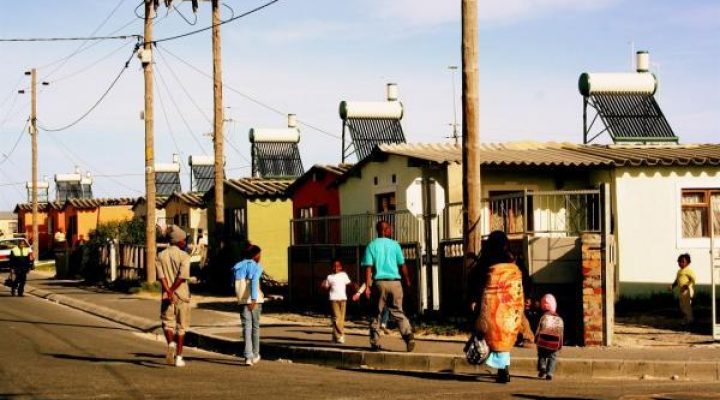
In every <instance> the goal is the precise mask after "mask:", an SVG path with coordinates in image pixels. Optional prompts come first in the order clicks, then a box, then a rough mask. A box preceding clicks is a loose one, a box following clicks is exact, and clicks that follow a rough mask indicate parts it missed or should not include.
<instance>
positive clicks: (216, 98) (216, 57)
mask: <svg viewBox="0 0 720 400" xmlns="http://www.w3.org/2000/svg"><path fill="white" fill-rule="evenodd" d="M220 17H221V16H220V1H219V0H212V54H213V107H214V112H213V149H214V152H215V232H213V233H214V234H215V240H216V243H218V245H219V246H216V247H215V249H216V251H217V250H219V249H220V248H221V247H222V246H224V242H225V238H224V234H225V199H224V194H223V193H224V191H223V188H224V180H225V177H224V176H223V175H224V164H225V162H224V161H225V157H224V155H223V154H224V152H223V98H222V89H223V87H222V64H221V48H220V22H221V21H220Z"/></svg>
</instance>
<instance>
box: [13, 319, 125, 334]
mask: <svg viewBox="0 0 720 400" xmlns="http://www.w3.org/2000/svg"><path fill="white" fill-rule="evenodd" d="M1 322H14V323H20V324H31V325H50V326H65V327H68V328H90V329H107V330H118V331H133V329H131V328H125V327H113V326H98V325H83V324H64V323H60V322H48V321H23V320H19V319H4V318H0V323H1Z"/></svg>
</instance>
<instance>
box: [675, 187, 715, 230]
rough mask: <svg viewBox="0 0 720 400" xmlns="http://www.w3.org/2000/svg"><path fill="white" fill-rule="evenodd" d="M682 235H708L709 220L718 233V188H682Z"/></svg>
mask: <svg viewBox="0 0 720 400" xmlns="http://www.w3.org/2000/svg"><path fill="white" fill-rule="evenodd" d="M681 208H682V237H683V238H704V237H710V221H711V220H712V223H713V230H714V232H715V235H716V236H717V235H720V189H683V191H682V199H681Z"/></svg>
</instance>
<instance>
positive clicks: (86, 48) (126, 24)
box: [37, 18, 137, 79]
mask: <svg viewBox="0 0 720 400" xmlns="http://www.w3.org/2000/svg"><path fill="white" fill-rule="evenodd" d="M136 22H137V19H135V18H133V19H131V20H130V21H128V22H127V23H125V24H123V25H122V26H120V27H119V28H117V29H115V30H114V31H112V32H110V33H109V34H108V35H114V34H116V33H118V32H120V31H121V30H123V29H125V28H127V27H128V26H130V25H132V24H134V23H136ZM102 42H103V41H102V40H98V41H96V42H94V43H92V44H90V45H89V46H85V47H84V48H83V49H82V50H79V51H78V52H77V53H75V54H74V55H72V54H70V55H67V56H63V57H62V58H59V59H57V60H55V61H51V62H49V63H47V64H45V65H41V66H39V67H38V68H37V69H39V70H41V69H45V68H50V67H52V66H53V65H55V64H57V63H60V62H63V61H65V60H66V59H69V58H71V57H74V56H76V55H78V54H80V53H84V52H86V51H88V50H90V49H92V48H93V47H95V46H97V45H98V44H100V43H102ZM42 79H45V78H44V77H43V78H42Z"/></svg>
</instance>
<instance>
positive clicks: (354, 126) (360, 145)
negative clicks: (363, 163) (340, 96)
mask: <svg viewBox="0 0 720 400" xmlns="http://www.w3.org/2000/svg"><path fill="white" fill-rule="evenodd" d="M347 132H349V133H350V141H349V142H346V136H347ZM385 143H387V144H392V143H405V134H404V133H403V129H402V125H401V124H400V120H399V119H385V118H347V119H344V120H343V133H342V162H343V163H345V161H346V160H347V159H348V158H349V157H350V156H351V155H353V154H355V156H356V157H357V160H358V161H360V160H362V159H364V158H365V157H367V156H369V155H370V153H372V151H373V149H375V147H377V146H379V145H381V144H385Z"/></svg>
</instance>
